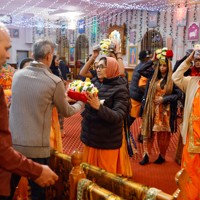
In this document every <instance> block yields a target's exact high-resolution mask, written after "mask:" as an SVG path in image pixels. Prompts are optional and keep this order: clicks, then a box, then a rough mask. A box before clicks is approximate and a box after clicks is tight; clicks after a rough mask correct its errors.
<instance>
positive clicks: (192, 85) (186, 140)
mask: <svg viewBox="0 0 200 200" xmlns="http://www.w3.org/2000/svg"><path fill="white" fill-rule="evenodd" d="M196 59H200V52H199V53H198V51H197V50H196V51H193V52H192V53H191V54H190V56H189V57H188V58H187V59H186V60H185V61H184V62H183V63H182V64H181V65H180V66H179V68H178V69H177V70H176V71H175V72H174V74H173V75H172V79H173V81H174V82H175V83H176V85H177V86H178V87H179V88H180V89H181V90H182V91H183V92H184V93H185V94H186V99H185V107H184V115H183V127H182V130H181V135H182V139H183V144H184V148H183V155H182V163H181V167H182V168H184V169H185V171H186V173H187V175H188V177H189V178H188V179H187V181H186V183H185V184H184V188H183V189H182V190H183V191H182V192H183V193H185V195H186V196H185V199H187V200H199V199H200V187H199V184H200V170H199V168H200V126H199V124H200V109H199V105H200V98H199V97H200V76H187V77H185V76H184V73H185V72H186V71H187V70H188V69H189V68H190V66H191V62H192V61H194V60H196Z"/></svg>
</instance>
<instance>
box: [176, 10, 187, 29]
mask: <svg viewBox="0 0 200 200" xmlns="http://www.w3.org/2000/svg"><path fill="white" fill-rule="evenodd" d="M186 21H187V8H186V7H182V8H177V11H176V23H177V26H186Z"/></svg>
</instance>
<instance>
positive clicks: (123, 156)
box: [81, 57, 132, 177]
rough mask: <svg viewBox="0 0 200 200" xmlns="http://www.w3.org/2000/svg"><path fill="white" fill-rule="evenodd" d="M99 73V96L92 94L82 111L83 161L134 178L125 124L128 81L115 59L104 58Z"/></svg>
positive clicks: (96, 80)
mask: <svg viewBox="0 0 200 200" xmlns="http://www.w3.org/2000/svg"><path fill="white" fill-rule="evenodd" d="M120 59H121V58H120ZM96 70H97V77H96V78H93V79H92V81H93V83H94V85H95V86H96V87H97V89H98V96H97V95H95V94H94V95H92V94H88V101H87V104H86V105H85V110H84V111H83V112H82V117H83V120H82V123H81V125H82V127H81V141H82V142H83V143H84V144H85V145H84V150H83V161H84V162H88V163H89V164H92V165H95V166H97V167H100V168H103V169H105V170H107V171H108V172H111V173H117V174H120V175H123V176H128V177H130V176H132V171H131V166H130V160H129V156H128V153H127V148H126V143H125V141H124V136H123V135H124V133H123V121H124V119H125V117H126V115H127V113H128V103H129V102H128V100H129V93H128V88H127V85H126V84H127V81H126V79H125V78H124V77H120V72H119V64H118V62H117V61H116V59H115V58H112V57H102V58H101V59H100V61H99V62H98V65H97V67H96Z"/></svg>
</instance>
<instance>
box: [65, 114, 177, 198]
mask: <svg viewBox="0 0 200 200" xmlns="http://www.w3.org/2000/svg"><path fill="white" fill-rule="evenodd" d="M81 120H82V117H81V115H80V113H77V114H76V115H74V116H72V117H69V118H65V120H64V130H65V135H64V137H63V148H64V153H66V154H68V155H70V154H71V153H72V152H73V151H74V150H75V149H78V150H80V151H81V150H82V143H81V141H80V130H81V126H80V123H81ZM140 123H141V121H140V120H135V122H134V124H133V125H132V126H131V132H132V133H133V136H134V138H135V140H136V138H137V135H138V133H139V131H140V128H139V127H140ZM178 124H180V119H179V121H178ZM179 135H180V132H179V131H178V132H177V133H176V134H173V135H172V137H171V142H170V145H169V148H168V151H167V155H166V162H165V163H164V164H162V165H156V164H153V163H152V162H153V161H154V160H156V158H157V156H158V152H159V151H158V147H157V143H156V142H154V146H153V148H152V152H151V154H150V164H148V165H145V166H141V165H139V164H138V162H139V161H140V160H141V158H142V154H143V147H142V144H140V143H138V142H137V141H136V143H137V151H138V155H137V157H133V158H130V159H131V163H132V167H133V168H132V169H133V174H134V175H133V180H134V181H135V182H139V183H142V184H145V185H148V186H151V187H156V188H158V189H161V190H162V191H164V192H166V193H169V194H173V192H174V191H175V190H176V184H175V180H174V177H175V174H176V173H177V172H178V171H179V170H180V166H179V165H178V164H177V163H176V162H175V161H174V160H175V156H176V149H177V143H178V138H179Z"/></svg>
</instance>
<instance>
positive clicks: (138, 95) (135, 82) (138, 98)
mask: <svg viewBox="0 0 200 200" xmlns="http://www.w3.org/2000/svg"><path fill="white" fill-rule="evenodd" d="M151 56H152V55H151V52H150V51H141V52H140V53H139V60H140V63H139V64H138V65H137V66H136V68H135V69H134V72H133V76H132V80H131V83H130V90H129V91H130V97H131V106H132V108H131V112H130V122H129V123H130V125H131V124H132V123H133V122H134V120H135V119H136V118H137V117H139V113H140V106H141V102H142V97H143V95H144V91H145V84H140V83H139V82H140V81H141V82H142V79H143V78H144V77H142V76H141V75H140V73H139V72H138V70H140V68H141V67H142V66H143V65H144V64H145V63H146V62H147V61H148V60H149V59H150V58H151ZM144 82H145V81H144Z"/></svg>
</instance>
